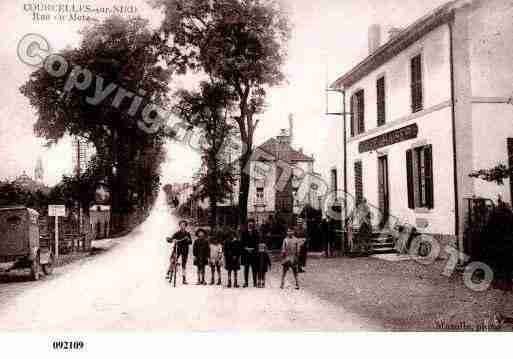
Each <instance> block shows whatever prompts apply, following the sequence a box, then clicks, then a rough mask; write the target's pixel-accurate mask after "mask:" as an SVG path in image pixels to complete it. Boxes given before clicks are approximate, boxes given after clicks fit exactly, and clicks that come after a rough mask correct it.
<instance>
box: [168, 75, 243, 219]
mask: <svg viewBox="0 0 513 359" xmlns="http://www.w3.org/2000/svg"><path fill="white" fill-rule="evenodd" d="M200 88H201V89H200V91H187V90H180V91H177V93H176V97H177V99H178V102H177V104H176V105H175V108H174V109H175V113H176V114H177V115H178V116H179V117H180V118H182V119H183V120H185V121H186V122H188V123H189V124H191V125H193V126H196V127H200V128H201V129H202V133H203V137H202V139H203V141H200V148H201V152H202V160H203V165H202V166H203V167H204V170H203V171H200V179H199V191H198V193H197V195H198V196H199V197H200V198H201V199H205V198H208V199H209V207H210V215H209V224H210V225H211V226H214V225H216V224H217V205H218V203H219V202H221V201H222V200H224V199H226V198H228V195H229V194H230V193H231V192H232V188H233V184H234V182H235V179H234V177H233V173H232V170H231V166H230V164H229V163H228V161H229V157H227V153H226V151H225V149H226V148H227V147H226V146H225V145H226V142H227V141H228V140H229V139H230V136H231V135H232V132H233V131H232V130H233V125H232V124H231V121H230V113H231V110H232V108H233V99H234V97H233V94H232V93H230V91H229V89H228V88H227V87H226V86H225V85H223V84H222V83H211V82H207V81H204V82H202V83H201V84H200Z"/></svg>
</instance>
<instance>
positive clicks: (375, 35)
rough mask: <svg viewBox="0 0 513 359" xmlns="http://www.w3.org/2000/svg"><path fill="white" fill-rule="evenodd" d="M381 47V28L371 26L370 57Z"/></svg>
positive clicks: (374, 25)
mask: <svg viewBox="0 0 513 359" xmlns="http://www.w3.org/2000/svg"><path fill="white" fill-rule="evenodd" d="M380 45H381V27H380V26H379V25H378V24H373V25H371V26H369V55H370V54H372V53H373V52H374V51H376V49H377V48H378V47H379V46H380Z"/></svg>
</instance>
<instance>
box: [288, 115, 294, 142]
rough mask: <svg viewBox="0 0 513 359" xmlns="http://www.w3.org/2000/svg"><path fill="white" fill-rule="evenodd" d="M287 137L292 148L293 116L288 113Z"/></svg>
mask: <svg viewBox="0 0 513 359" xmlns="http://www.w3.org/2000/svg"><path fill="white" fill-rule="evenodd" d="M289 137H290V145H291V146H292V145H293V143H294V115H292V114H291V113H289Z"/></svg>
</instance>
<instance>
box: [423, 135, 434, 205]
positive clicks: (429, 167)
mask: <svg viewBox="0 0 513 359" xmlns="http://www.w3.org/2000/svg"><path fill="white" fill-rule="evenodd" d="M424 171H425V178H426V179H425V181H426V206H427V207H428V208H433V206H434V203H433V202H434V201H433V150H432V148H431V145H429V146H426V147H424Z"/></svg>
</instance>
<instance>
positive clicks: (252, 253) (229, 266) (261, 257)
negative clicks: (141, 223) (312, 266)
mask: <svg viewBox="0 0 513 359" xmlns="http://www.w3.org/2000/svg"><path fill="white" fill-rule="evenodd" d="M249 227H250V228H251V227H252V226H251V223H250V225H249ZM245 228H247V227H246V226H245ZM195 236H196V239H195V240H194V242H192V238H191V235H190V233H189V232H188V231H187V222H186V221H185V220H182V221H180V230H179V231H177V232H176V233H175V234H174V235H173V236H172V237H169V238H168V239H167V240H168V242H169V243H172V244H173V247H172V250H171V258H170V265H169V269H168V272H167V278H168V279H171V278H172V277H173V274H174V273H173V271H174V269H175V268H176V267H177V266H178V263H177V261H178V260H181V268H182V278H183V280H182V283H183V284H187V279H186V265H187V257H188V253H189V245H190V244H192V254H193V257H194V263H193V264H194V265H195V266H196V268H197V276H198V279H197V282H196V284H197V285H206V284H207V282H206V280H205V269H206V267H210V273H211V276H210V285H214V284H216V283H217V285H222V280H221V268H222V267H223V266H224V269H225V270H226V271H227V275H228V281H227V287H228V288H231V287H232V275H233V287H235V288H238V287H239V285H238V271H239V270H240V268H241V262H242V265H243V266H244V279H245V283H244V285H243V286H244V287H247V286H248V273H249V269H251V271H252V275H253V284H254V286H255V287H257V288H265V278H266V273H267V272H268V271H269V270H270V269H271V265H272V264H271V257H270V255H269V252H268V249H267V245H266V244H265V243H264V242H263V241H261V240H259V239H258V237H255V236H253V237H254V243H253V242H251V241H250V240H248V238H252V236H251V229H250V230H249V231H248V230H247V229H245V230H243V231H242V232H241V240H239V239H238V236H237V235H236V234H235V233H234V232H233V231H221V232H219V233H216V234H215V235H212V236H211V237H210V238H208V236H209V235H208V233H207V231H206V230H205V229H202V228H199V229H198V230H196V233H195ZM303 245H304V239H300V238H297V237H295V236H294V231H293V230H288V231H287V237H286V238H285V239H284V240H283V245H282V250H281V255H282V258H283V261H282V266H283V271H282V279H281V286H280V287H281V288H282V289H283V287H284V284H285V276H286V273H287V272H288V270H289V269H292V272H293V274H294V279H295V288H296V289H299V283H298V266H299V259H298V258H299V253H300V250H301V246H303ZM216 273H217V282H216V280H215V279H216Z"/></svg>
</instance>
